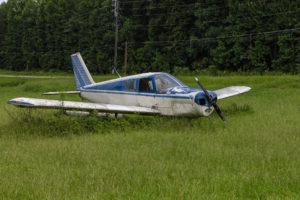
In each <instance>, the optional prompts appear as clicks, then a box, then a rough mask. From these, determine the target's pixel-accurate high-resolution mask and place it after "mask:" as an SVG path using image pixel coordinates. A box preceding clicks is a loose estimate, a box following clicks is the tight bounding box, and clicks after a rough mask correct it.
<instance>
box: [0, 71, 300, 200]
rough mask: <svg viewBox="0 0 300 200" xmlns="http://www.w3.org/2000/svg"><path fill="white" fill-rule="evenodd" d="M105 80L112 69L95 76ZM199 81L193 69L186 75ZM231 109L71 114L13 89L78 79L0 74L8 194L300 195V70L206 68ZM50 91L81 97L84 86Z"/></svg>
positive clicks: (3, 189)
mask: <svg viewBox="0 0 300 200" xmlns="http://www.w3.org/2000/svg"><path fill="white" fill-rule="evenodd" d="M94 78H95V80H97V81H101V80H107V79H110V78H112V77H110V76H98V77H94ZM178 78H179V79H181V80H182V81H183V82H185V83H186V84H187V85H189V86H191V87H197V84H196V83H195V82H194V80H193V77H191V76H178ZM199 80H200V81H201V82H202V83H203V84H204V85H205V87H206V88H207V89H208V90H215V89H219V88H223V87H227V86H231V85H245V86H250V87H251V88H252V90H251V91H250V92H248V93H245V94H243V95H239V96H235V97H232V98H228V99H224V100H220V101H219V103H218V104H219V106H220V108H221V109H222V111H223V112H224V115H225V117H226V118H227V121H228V122H227V124H224V123H223V122H222V121H221V120H220V119H219V117H218V116H217V115H216V114H215V113H214V114H213V115H212V116H210V117H208V118H194V119H190V118H174V117H173V118H172V117H157V116H156V117H151V116H140V115H127V116H126V118H125V119H121V120H115V119H108V118H104V119H99V118H96V117H93V116H91V117H74V116H73V117H69V116H65V115H63V114H62V111H61V110H42V109H38V110H33V109H21V108H16V107H14V106H12V105H8V104H7V101H8V100H10V99H12V98H15V97H36V98H45V96H42V95H41V94H42V93H43V92H48V91H67V90H74V89H75V83H74V79H73V78H72V76H71V75H70V77H67V76H63V77H59V76H58V77H56V78H46V79H34V78H9V77H2V78H0V177H1V181H0V198H1V199H299V198H300V156H299V155H300V77H299V76H288V75H285V76H227V77H210V76H199ZM46 98H53V99H55V98H56V99H59V98H63V99H66V100H77V101H80V98H79V97H78V96H76V95H71V96H66V95H65V96H63V97H61V96H51V97H49V96H46Z"/></svg>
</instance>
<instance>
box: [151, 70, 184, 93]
mask: <svg viewBox="0 0 300 200" xmlns="http://www.w3.org/2000/svg"><path fill="white" fill-rule="evenodd" d="M155 84H156V91H157V92H159V93H160V92H163V91H164V90H167V89H170V88H174V87H185V86H186V85H185V84H184V83H182V82H181V81H180V80H178V79H177V78H175V77H174V76H171V75H169V74H158V75H156V76H155Z"/></svg>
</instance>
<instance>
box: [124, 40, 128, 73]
mask: <svg viewBox="0 0 300 200" xmlns="http://www.w3.org/2000/svg"><path fill="white" fill-rule="evenodd" d="M126 71H127V40H126V42H125V53H124V74H125V75H126Z"/></svg>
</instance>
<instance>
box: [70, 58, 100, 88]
mask: <svg viewBox="0 0 300 200" xmlns="http://www.w3.org/2000/svg"><path fill="white" fill-rule="evenodd" d="M71 59H72V65H73V71H74V76H75V82H76V87H77V89H79V88H81V87H84V86H86V85H90V84H93V83H95V82H94V80H93V78H92V77H91V74H90V72H89V70H88V69H87V67H86V65H85V63H84V61H83V59H82V57H81V55H80V53H75V54H72V55H71Z"/></svg>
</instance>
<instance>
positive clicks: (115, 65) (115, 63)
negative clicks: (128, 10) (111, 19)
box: [113, 0, 119, 73]
mask: <svg viewBox="0 0 300 200" xmlns="http://www.w3.org/2000/svg"><path fill="white" fill-rule="evenodd" d="M113 2H114V4H115V6H114V7H115V9H114V13H115V18H116V22H115V23H116V24H115V56H114V70H113V71H114V73H118V72H117V58H118V32H119V27H118V15H119V13H118V12H119V3H118V0H113Z"/></svg>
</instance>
